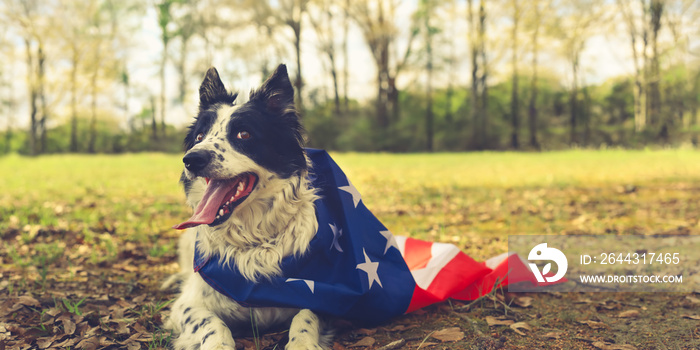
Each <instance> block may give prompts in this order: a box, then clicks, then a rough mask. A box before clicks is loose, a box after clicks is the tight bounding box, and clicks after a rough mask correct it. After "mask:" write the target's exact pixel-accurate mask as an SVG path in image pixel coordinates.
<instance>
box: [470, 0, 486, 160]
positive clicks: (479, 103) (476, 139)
mask: <svg viewBox="0 0 700 350" xmlns="http://www.w3.org/2000/svg"><path fill="white" fill-rule="evenodd" d="M477 11H478V12H477ZM467 23H468V25H469V27H468V30H467V32H468V34H467V35H468V41H469V46H470V59H471V94H470V106H471V111H472V121H473V125H474V127H473V128H472V129H473V130H472V135H471V140H472V141H471V143H472V147H474V148H476V149H485V148H486V147H487V144H486V143H487V141H488V136H487V132H488V131H487V120H486V118H487V115H486V113H487V112H486V108H487V100H488V86H487V84H486V82H487V80H488V63H487V60H486V1H484V0H480V1H479V5H478V10H474V6H473V3H472V0H467Z"/></svg>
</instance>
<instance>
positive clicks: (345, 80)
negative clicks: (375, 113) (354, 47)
mask: <svg viewBox="0 0 700 350" xmlns="http://www.w3.org/2000/svg"><path fill="white" fill-rule="evenodd" d="M348 8H350V0H345V13H344V17H343V107H344V108H345V113H348V111H349V110H350V102H349V99H348V84H349V83H348V81H349V72H350V69H349V66H350V62H349V61H350V58H349V55H348V51H349V50H348V33H349V31H350V13H349V12H348Z"/></svg>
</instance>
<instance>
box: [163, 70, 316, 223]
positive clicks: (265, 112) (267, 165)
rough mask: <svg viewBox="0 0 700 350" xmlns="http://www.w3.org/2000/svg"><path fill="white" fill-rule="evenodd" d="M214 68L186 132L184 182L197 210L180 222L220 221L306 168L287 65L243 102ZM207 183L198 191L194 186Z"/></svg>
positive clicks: (202, 87) (203, 85)
mask: <svg viewBox="0 0 700 350" xmlns="http://www.w3.org/2000/svg"><path fill="white" fill-rule="evenodd" d="M237 97H238V95H237V94H232V93H229V92H228V91H226V88H225V87H224V84H223V83H222V82H221V79H220V78H219V74H218V72H217V71H216V69H215V68H213V67H212V68H209V70H208V71H207V73H206V76H205V78H204V81H203V82H202V85H201V87H200V88H199V98H200V104H199V113H198V115H197V117H196V119H195V121H194V123H193V124H192V125H191V126H190V129H189V132H188V134H187V136H186V137H185V148H186V149H187V151H186V153H185V156H184V158H183V159H182V161H183V163H184V165H185V170H184V172H183V176H182V181H183V183H184V185H185V191H186V192H187V196H188V202H190V204H191V205H192V206H193V208H194V215H193V216H192V217H191V218H190V219H189V220H188V221H186V222H184V223H182V224H179V225H177V226H175V228H178V229H184V228H188V227H193V226H197V225H201V224H207V225H210V226H218V225H220V224H222V223H224V222H226V220H228V219H229V218H230V217H231V215H232V214H234V212H236V209H237V208H239V207H242V206H245V205H246V202H247V201H250V200H253V199H255V197H256V195H259V193H258V192H261V191H262V190H261V189H262V188H265V187H269V185H270V183H272V182H275V181H279V180H284V179H288V178H290V177H292V176H299V175H301V174H303V173H304V172H305V171H306V170H307V161H306V156H305V153H304V140H303V136H302V132H303V130H302V127H301V124H300V123H299V117H298V115H297V112H296V110H295V108H294V89H293V88H292V84H291V82H290V81H289V76H288V75H287V68H286V66H285V65H280V66H279V67H277V69H276V70H275V72H274V73H272V75H271V76H270V77H269V78H268V79H267V80H266V81H265V82H264V83H263V84H262V86H260V88H258V89H257V90H254V91H252V92H251V93H250V98H249V100H248V101H246V102H244V103H240V104H238V103H236V99H237ZM195 185H196V186H199V187H200V188H201V187H204V188H203V190H201V189H200V190H194V189H193V187H195Z"/></svg>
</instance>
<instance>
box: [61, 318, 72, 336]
mask: <svg viewBox="0 0 700 350" xmlns="http://www.w3.org/2000/svg"><path fill="white" fill-rule="evenodd" d="M58 321H61V323H62V324H63V332H64V333H65V334H68V335H71V334H73V333H75V322H73V320H71V317H70V315H68V314H63V315H61V316H60V317H59V318H58Z"/></svg>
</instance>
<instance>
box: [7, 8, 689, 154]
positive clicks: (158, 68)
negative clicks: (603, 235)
mask: <svg viewBox="0 0 700 350" xmlns="http://www.w3.org/2000/svg"><path fill="white" fill-rule="evenodd" d="M699 17H700V4H699V3H698V2H696V1H691V0H675V1H661V0H616V1H612V0H570V1H569V0H567V1H557V0H540V1H533V0H527V1H524V0H497V1H485V0H465V1H461V0H460V1H456V0H443V1H437V0H411V1H399V0H373V1H350V0H265V1H258V0H228V1H220V0H202V1H193V0H163V1H157V2H153V1H146V2H143V1H136V0H127V1H114V0H66V1H55V0H43V1H38V0H3V1H0V23H1V24H2V26H3V28H4V29H5V30H4V31H3V32H2V33H0V153H21V154H29V155H37V154H44V153H64V152H73V153H122V152H139V151H165V152H179V151H181V150H182V146H181V140H182V137H183V135H184V128H186V126H187V125H188V124H189V123H190V121H191V118H192V117H193V116H194V115H195V113H196V108H197V102H198V97H197V87H198V84H199V83H200V82H201V79H202V77H203V73H204V71H205V70H206V69H207V68H208V67H209V66H212V65H214V66H216V67H217V68H218V69H219V71H220V72H221V75H222V78H223V80H224V82H225V84H226V85H227V87H229V88H230V89H231V88H233V89H234V90H235V89H241V91H246V89H248V88H249V87H254V86H257V84H259V83H260V82H261V81H262V80H263V79H264V77H265V76H266V75H267V74H269V73H270V72H271V71H272V70H273V69H274V67H276V65H277V64H279V63H286V64H287V65H288V67H289V69H290V72H291V74H292V78H293V83H294V85H295V88H296V92H297V105H298V107H299V110H300V111H301V112H302V116H303V117H302V118H303V123H304V125H305V127H306V129H307V131H308V138H309V145H310V146H313V147H318V148H325V149H330V150H339V151H389V152H431V151H467V150H487V149H488V150H506V149H509V150H552V149H564V148H572V147H573V148H578V147H584V148H605V147H624V148H644V147H648V146H656V145H661V146H672V147H680V146H686V145H693V146H694V145H696V144H697V142H698V134H699V133H700V128H699V127H698V108H699V105H700V40H698V39H699V38H700V35H699V34H700V33H699V32H700V26H698V25H697V23H698V21H699V20H700V18H699Z"/></svg>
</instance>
